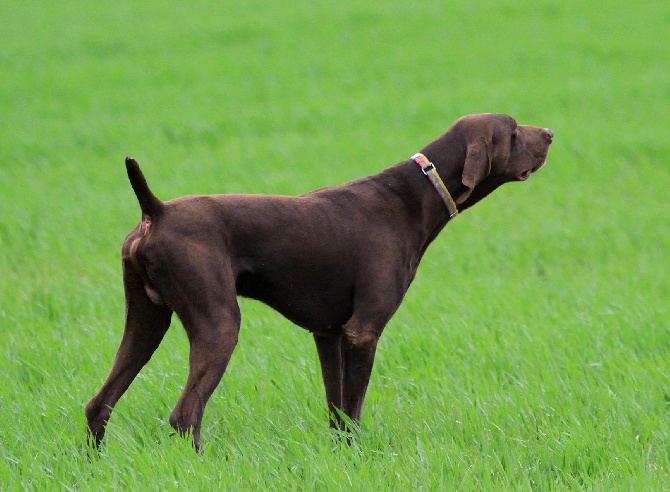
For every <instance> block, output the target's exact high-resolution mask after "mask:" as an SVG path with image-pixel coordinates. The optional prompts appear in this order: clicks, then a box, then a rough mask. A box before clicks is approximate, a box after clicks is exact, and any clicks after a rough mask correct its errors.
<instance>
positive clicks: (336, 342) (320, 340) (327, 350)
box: [314, 333, 344, 430]
mask: <svg viewBox="0 0 670 492" xmlns="http://www.w3.org/2000/svg"><path fill="white" fill-rule="evenodd" d="M342 338H343V337H342V334H341V333H338V334H337V335H331V336H328V335H317V334H314V342H316V351H317V353H318V354H319V362H320V363H321V376H322V377H323V385H324V387H325V388H326V401H327V402H328V413H329V415H330V427H331V428H337V429H342V430H344V424H343V422H342V419H341V417H340V414H339V412H340V411H341V410H342V376H343V368H342Z"/></svg>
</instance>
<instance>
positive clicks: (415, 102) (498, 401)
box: [0, 0, 670, 491]
mask: <svg viewBox="0 0 670 492" xmlns="http://www.w3.org/2000/svg"><path fill="white" fill-rule="evenodd" d="M225 3H226V6H225V7H224V6H222V5H220V4H216V3H214V2H204V1H198V0H196V1H193V2H189V3H188V5H187V4H184V6H175V5H171V4H166V3H165V2H160V3H159V2H152V1H147V2H141V3H138V2H128V1H125V0H124V1H119V2H113V3H111V4H109V5H107V4H105V5H102V4H100V3H97V2H84V1H81V0H73V1H71V2H58V3H57V2H41V3H34V2H17V1H8V2H3V3H1V4H0V17H1V18H2V19H3V20H4V22H3V28H2V29H1V30H0V66H1V67H2V68H1V72H2V73H1V74H0V116H1V120H2V131H1V132H0V278H1V280H0V350H2V352H1V353H0V385H1V386H0V489H2V490H15V489H29V490H52V489H62V490H100V489H107V490H112V489H139V488H143V489H152V490H172V489H177V488H181V489H184V490H198V489H201V490H217V489H222V488H229V489H267V490H281V489H291V490H293V489H296V490H361V491H364V490H413V489H423V490H452V489H461V490H503V489H512V490H547V489H568V488H569V489H573V490H581V489H593V490H612V489H620V490H667V489H668V488H670V436H669V430H670V311H669V309H668V307H667V305H668V301H669V300H670V282H669V281H668V273H669V267H668V264H669V259H668V258H669V257H670V191H669V190H670V167H669V162H670V137H669V136H668V134H669V133H668V130H669V129H670V109H669V107H670V65H669V61H670V35H669V34H668V32H669V31H668V25H670V4H669V3H668V2H661V1H646V0H641V1H638V2H634V3H631V2H629V1H626V2H624V1H622V0H614V1H612V2H608V3H607V4H606V5H604V4H601V3H598V2H590V1H584V2H577V1H568V2H555V1H544V0H540V1H533V2H531V1H526V0H522V1H518V2H514V3H509V2H497V1H494V2H484V1H467V2H466V1H462V2H438V1H432V2H430V1H427V2H420V3H415V2H395V3H391V2H381V1H368V2H356V1H349V0H343V1H339V2H337V3H332V2H322V1H316V2H309V3H308V2H299V1H293V0H289V1H285V2H277V3H271V2H255V1H251V2H242V1H231V2H225ZM476 112H504V113H509V114H511V115H513V116H514V117H516V118H517V120H518V121H519V122H520V123H525V124H534V125H540V126H549V127H551V128H552V129H553V130H554V132H555V133H556V138H555V142H554V145H553V147H552V151H551V153H550V157H549V162H548V164H547V166H546V167H545V168H543V169H542V170H541V171H540V172H538V173H537V174H534V175H533V176H532V177H531V179H530V180H529V181H528V182H527V183H523V184H510V185H507V186H505V187H503V188H502V189H500V190H498V191H496V192H495V193H494V194H493V195H491V196H490V197H489V198H487V199H486V200H484V201H483V202H482V203H480V204H478V205H477V206H476V207H474V208H473V209H472V210H469V211H468V212H466V213H464V214H463V215H462V216H460V217H459V218H458V220H456V221H454V222H453V223H451V224H450V225H449V226H448V227H447V228H446V230H445V231H444V232H443V233H442V235H441V236H440V237H439V238H438V239H437V240H436V241H435V243H434V244H433V246H432V247H431V248H430V249H429V250H428V253H427V255H426V257H425V258H424V260H423V263H422V265H421V267H420V268H419V273H418V275H417V278H416V280H415V282H414V284H413V285H412V287H411V289H410V291H409V293H408V295H407V298H406V300H405V302H404V304H403V305H402V306H401V308H400V310H399V311H398V313H397V314H396V316H395V317H394V318H393V319H392V321H391V322H390V324H389V325H388V326H387V328H386V332H385V334H384V336H383V337H382V341H381V346H380V349H379V352H378V357H377V360H376V364H375V369H374V371H373V376H372V382H371V386H370V389H369V392H368V397H367V400H366V406H365V410H364V414H363V420H362V430H361V433H360V436H359V437H358V439H357V440H356V442H355V444H354V445H353V446H351V447H349V446H346V445H342V444H341V443H339V442H338V441H337V440H336V439H335V438H334V436H333V434H332V433H331V432H330V431H329V429H328V428H327V424H326V420H327V415H326V409H325V397H324V395H323V388H322V386H321V379H320V374H319V369H318V363H317V356H316V351H315V349H314V347H313V343H312V340H311V336H309V334H308V333H307V332H305V331H303V330H301V329H298V328H295V327H293V326H291V324H290V323H289V322H288V321H286V320H284V319H283V318H281V317H280V316H279V315H277V314H276V313H274V312H273V311H271V310H270V309H269V308H266V307H264V306H263V305H260V304H258V303H255V302H252V301H244V300H243V301H241V304H242V315H243V322H242V324H243V326H242V332H241V336H240V343H239V345H238V347H237V350H236V352H235V354H234V356H233V359H232V361H231V364H230V366H229V368H228V371H227V373H226V375H225V377H224V379H223V381H222V383H221V385H220V386H219V388H218V389H217V391H216V392H215V394H214V396H213V398H212V400H211V401H210V404H209V406H208V407H207V412H206V414H205V420H204V424H203V443H204V445H205V453H204V456H198V455H196V454H195V453H194V452H193V449H192V448H191V445H190V444H189V443H188V442H187V441H184V440H182V439H180V438H178V437H176V436H175V435H174V434H173V432H172V429H171V428H170V426H169V424H168V422H167V420H168V416H169V413H170V411H171V409H172V408H173V406H174V404H175V403H176V401H177V398H178V396H179V394H180V392H181V388H182V385H183V383H184V381H185V379H186V371H187V357H188V343H187V340H186V336H185V334H184V331H183V329H182V328H181V326H180V325H179V323H177V322H174V323H173V326H172V328H171V330H170V331H169V332H168V335H167V336H166V338H165V340H164V342H163V344H162V346H161V347H160V348H159V350H158V351H157V352H156V354H155V355H154V357H153V359H152V361H151V362H150V363H149V364H148V365H147V367H146V368H145V369H144V370H143V371H142V373H140V375H139V376H138V378H137V379H136V380H135V382H134V383H133V385H132V386H131V388H130V390H129V392H128V393H127V394H126V395H125V396H124V397H123V398H122V399H121V401H120V402H119V404H118V405H117V407H116V409H115V411H114V414H113V416H112V419H111V421H110V424H109V427H108V433H107V436H106V446H105V447H104V448H103V449H102V451H101V452H100V453H99V455H89V454H88V453H87V449H86V446H85V419H84V414H83V406H84V404H85V402H86V401H87V400H88V399H89V398H90V397H91V396H92V395H93V394H94V393H95V392H96V391H97V390H98V388H99V386H100V384H101V383H102V381H103V380H104V378H105V376H106V375H107V372H108V370H109V367H110V365H111V362H112V359H113V357H114V354H115V352H116V349H117V347H118V343H119V341H120V338H121V332H122V328H123V315H124V301H123V290H122V284H121V271H120V261H119V260H120V253H119V251H120V246H121V242H122V240H123V238H124V236H125V234H126V233H127V232H128V231H130V230H131V229H132V228H133V227H134V226H135V224H136V223H137V221H138V220H139V208H138V205H137V203H136V200H135V197H134V195H133V193H132V191H131V188H130V186H129V184H128V182H127V178H126V175H125V168H124V165H123V159H124V157H125V156H126V155H133V156H135V157H136V158H137V159H138V161H139V162H140V164H141V165H142V167H143V169H144V171H145V173H146V174H147V176H148V179H149V182H150V183H151V185H152V188H153V189H154V191H155V192H156V194H157V195H158V196H159V197H161V198H163V199H167V198H171V197H175V196H179V195H183V194H189V193H225V192H253V193H284V194H299V193H302V192H305V191H308V190H310V189H313V188H316V187H320V186H324V185H328V184H336V183H341V182H344V181H347V180H350V179H353V178H356V177H360V176H363V175H366V174H371V173H373V172H376V171H378V170H380V169H382V168H384V167H387V166H389V165H391V164H394V163H396V162H398V161H401V160H403V159H405V158H407V157H408V156H411V155H412V154H413V153H414V152H416V151H417V150H418V149H419V148H420V147H421V146H423V145H424V144H425V143H427V142H428V141H430V140H432V139H433V138H434V137H436V136H438V135H439V134H441V133H442V132H443V131H444V130H445V129H446V128H447V127H448V126H449V124H451V122H452V121H453V120H454V119H456V118H457V117H459V116H461V115H463V114H467V113H476Z"/></svg>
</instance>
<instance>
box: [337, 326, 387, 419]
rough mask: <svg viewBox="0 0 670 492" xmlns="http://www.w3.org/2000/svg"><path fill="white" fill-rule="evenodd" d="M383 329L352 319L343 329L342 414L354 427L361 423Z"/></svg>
mask: <svg viewBox="0 0 670 492" xmlns="http://www.w3.org/2000/svg"><path fill="white" fill-rule="evenodd" d="M382 329H383V326H382ZM382 329H379V328H378V327H377V326H376V325H375V324H372V323H363V322H361V321H360V320H359V319H358V318H357V317H356V316H355V315H354V316H353V317H352V318H351V319H350V320H349V321H348V322H347V323H346V324H345V325H344V327H343V330H344V340H343V341H342V362H343V381H342V410H343V411H344V413H345V415H347V417H349V418H350V419H351V420H352V421H354V422H355V423H358V422H359V421H360V419H361V412H362V410H363V400H364V399H365V393H366V391H367V389H368V383H369V382H370V375H371V373H372V365H373V363H374V359H375V352H376V349H377V342H378V341H379V336H380V334H381V331H382Z"/></svg>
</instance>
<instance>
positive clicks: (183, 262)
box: [164, 253, 241, 451]
mask: <svg viewBox="0 0 670 492" xmlns="http://www.w3.org/2000/svg"><path fill="white" fill-rule="evenodd" d="M203 257H204V254H203V255H200V254H195V253H194V254H192V255H191V256H188V257H182V258H180V261H178V262H177V261H172V262H170V272H169V277H170V278H171V279H172V281H171V282H170V285H169V287H168V288H166V289H164V290H165V299H166V301H167V302H168V304H169V305H170V306H172V307H173V308H174V310H175V313H176V314H177V316H179V319H180V320H181V322H182V324H183V325H184V329H185V330H186V334H187V336H188V340H189V343H190V352H189V373H188V378H187V380H186V384H185V386H184V389H183V391H182V394H181V396H180V398H179V401H178V402H177V405H176V406H175V408H174V410H173V411H172V413H171V414H170V425H172V427H174V428H175V429H176V430H177V431H178V432H179V433H180V434H181V435H184V434H187V433H192V438H193V444H194V446H195V448H196V450H197V451H200V450H201V444H200V427H201V423H202V417H203V414H204V411H205V405H207V401H208V400H209V398H210V396H211V395H212V393H213V392H214V390H215V389H216V386H217V385H218V384H219V381H221V378H222V377H223V373H224V372H225V370H226V367H227V366H228V362H229V361H230V357H231V356H232V353H233V350H234V349H235V346H236V345H237V338H238V334H239V330H240V319H241V316H240V308H239V306H238V304H237V295H236V290H235V280H234V277H233V274H232V271H231V268H230V266H229V265H227V261H226V260H225V259H224V258H222V257H219V258H217V259H216V260H215V261H214V262H211V261H210V260H211V259H212V257H209V258H207V257H205V258H203Z"/></svg>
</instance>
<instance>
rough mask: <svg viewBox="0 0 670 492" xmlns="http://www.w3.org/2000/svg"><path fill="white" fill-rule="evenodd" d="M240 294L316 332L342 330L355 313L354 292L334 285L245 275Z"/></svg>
mask: <svg viewBox="0 0 670 492" xmlns="http://www.w3.org/2000/svg"><path fill="white" fill-rule="evenodd" d="M236 286H237V294H238V295H240V296H242V297H248V298H250V299H256V300H258V301H261V302H263V303H264V304H267V305H268V306H270V307H271V308H273V309H274V310H276V311H277V312H279V313H280V314H282V315H283V316H285V317H286V318H287V319H288V320H290V321H291V322H293V323H295V324H296V325H298V326H300V327H302V328H305V329H306V330H309V331H311V332H316V333H324V334H325V333H331V332H334V331H337V330H340V329H341V327H342V325H344V324H345V323H346V322H347V321H348V320H349V318H350V317H351V313H352V296H351V292H350V291H347V290H346V289H342V288H336V287H333V286H324V285H320V286H318V287H317V286H314V285H296V284H295V283H291V282H286V283H283V282H273V281H270V280H268V279H267V278H263V277H262V276H261V275H257V274H256V275H255V274H251V273H244V274H241V275H239V277H238V279H237V284H236Z"/></svg>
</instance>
